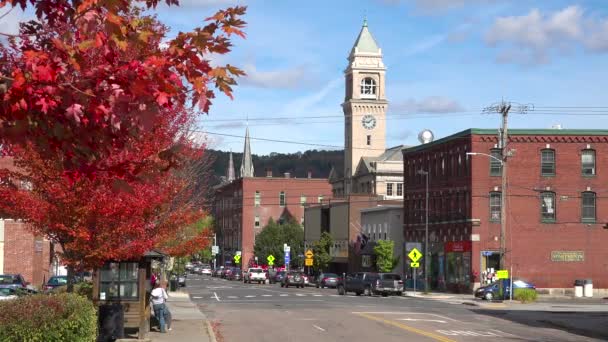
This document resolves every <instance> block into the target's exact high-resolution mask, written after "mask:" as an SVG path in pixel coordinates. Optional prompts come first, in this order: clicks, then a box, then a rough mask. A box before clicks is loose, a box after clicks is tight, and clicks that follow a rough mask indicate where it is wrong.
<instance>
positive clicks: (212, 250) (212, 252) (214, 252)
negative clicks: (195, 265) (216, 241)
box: [211, 246, 220, 255]
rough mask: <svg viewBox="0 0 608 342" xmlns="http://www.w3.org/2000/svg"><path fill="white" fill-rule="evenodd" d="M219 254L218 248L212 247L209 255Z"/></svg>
mask: <svg viewBox="0 0 608 342" xmlns="http://www.w3.org/2000/svg"><path fill="white" fill-rule="evenodd" d="M219 253H220V246H212V247H211V254H213V255H216V254H219Z"/></svg>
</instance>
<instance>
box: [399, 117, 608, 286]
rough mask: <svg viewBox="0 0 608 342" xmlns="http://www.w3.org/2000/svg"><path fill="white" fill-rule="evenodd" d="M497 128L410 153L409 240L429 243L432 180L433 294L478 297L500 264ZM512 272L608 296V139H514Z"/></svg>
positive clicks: (546, 134) (592, 135) (602, 135)
mask: <svg viewBox="0 0 608 342" xmlns="http://www.w3.org/2000/svg"><path fill="white" fill-rule="evenodd" d="M498 147H499V146H498V137H497V135H496V130H495V129H487V130H486V129H469V130H465V131H462V132H459V133H456V134H454V135H451V136H448V137H445V138H443V139H440V140H437V141H434V142H431V143H428V144H424V145H419V146H416V147H412V148H408V149H404V150H403V160H404V175H405V179H406V182H405V183H406V186H405V189H404V238H405V241H406V242H423V241H424V223H425V175H423V174H419V173H418V172H417V171H418V170H424V171H426V172H428V177H429V198H430V199H429V250H430V260H431V268H430V270H429V271H430V272H429V274H430V277H431V284H430V285H431V287H432V288H435V289H440V290H450V291H469V290H471V288H472V287H475V286H479V285H480V282H482V281H483V279H480V275H481V274H482V272H483V271H484V270H487V269H488V268H497V267H498V262H499V259H500V254H499V251H500V212H501V211H500V209H501V201H500V195H501V174H502V167H501V164H500V162H497V161H495V160H493V159H491V158H488V157H486V156H482V155H476V156H472V155H467V153H469V152H476V153H486V154H489V155H494V156H500V149H498ZM507 150H508V151H511V153H512V156H510V157H509V160H508V168H507V178H508V185H507V204H506V211H507V225H506V233H505V242H506V251H505V265H506V268H507V269H510V268H511V267H512V272H513V275H514V277H515V278H522V279H526V280H529V281H531V282H533V283H534V284H535V285H536V286H537V287H538V288H543V289H545V288H546V289H552V290H551V291H556V292H563V291H564V289H571V288H572V284H573V282H574V280H575V279H592V280H593V283H594V287H595V288H596V289H598V288H599V289H608V262H606V260H608V248H606V246H607V245H608V230H605V229H602V226H603V225H604V224H605V223H606V222H608V209H607V208H608V207H607V204H608V199H607V195H606V194H607V190H608V158H605V157H604V156H605V155H606V154H608V130H556V129H551V130H548V129H540V130H517V129H515V130H510V131H509V143H508V145H507Z"/></svg>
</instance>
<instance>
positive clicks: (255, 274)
mask: <svg viewBox="0 0 608 342" xmlns="http://www.w3.org/2000/svg"><path fill="white" fill-rule="evenodd" d="M254 281H257V282H258V284H261V283H265V282H266V272H264V270H263V269H261V268H253V267H252V268H249V269H247V272H246V273H245V274H244V275H243V282H244V283H249V284H251V282H254Z"/></svg>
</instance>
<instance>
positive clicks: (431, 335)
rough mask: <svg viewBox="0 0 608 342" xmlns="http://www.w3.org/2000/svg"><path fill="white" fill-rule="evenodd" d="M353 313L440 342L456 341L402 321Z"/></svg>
mask: <svg viewBox="0 0 608 342" xmlns="http://www.w3.org/2000/svg"><path fill="white" fill-rule="evenodd" d="M355 315H359V316H362V317H365V318H367V319H371V320H374V321H378V322H381V323H384V324H388V325H392V326H394V327H397V328H399V329H403V330H406V331H409V332H413V333H414V334H418V335H422V336H426V337H428V338H432V339H433V340H436V341H441V342H456V341H454V340H452V339H449V338H447V337H445V336H441V335H437V334H434V333H432V332H430V331H424V330H420V329H416V328H414V327H410V326H409V325H405V324H403V323H397V322H394V321H389V320H387V319H384V318H380V317H375V316H372V315H368V314H365V313H356V314H355Z"/></svg>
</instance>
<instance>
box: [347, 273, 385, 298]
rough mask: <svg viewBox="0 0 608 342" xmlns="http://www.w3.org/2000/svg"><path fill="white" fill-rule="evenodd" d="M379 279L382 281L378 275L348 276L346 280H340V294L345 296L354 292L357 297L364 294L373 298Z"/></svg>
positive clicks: (361, 274) (358, 274)
mask: <svg viewBox="0 0 608 342" xmlns="http://www.w3.org/2000/svg"><path fill="white" fill-rule="evenodd" d="M378 279H380V276H379V275H378V273H372V272H358V273H351V274H348V275H347V276H346V279H342V278H340V279H339V280H338V286H337V288H338V294H339V295H345V294H346V293H347V292H354V293H355V294H356V295H357V296H360V295H362V294H365V295H366V296H371V295H372V294H373V292H372V291H373V288H374V286H375V284H376V281H377V280H378Z"/></svg>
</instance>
